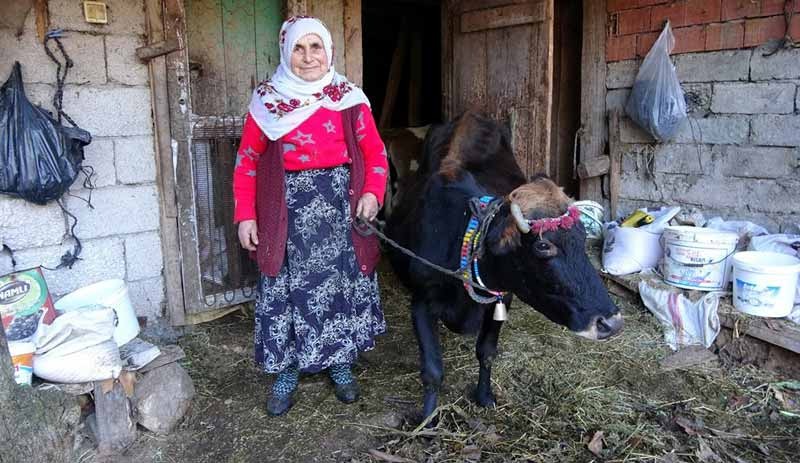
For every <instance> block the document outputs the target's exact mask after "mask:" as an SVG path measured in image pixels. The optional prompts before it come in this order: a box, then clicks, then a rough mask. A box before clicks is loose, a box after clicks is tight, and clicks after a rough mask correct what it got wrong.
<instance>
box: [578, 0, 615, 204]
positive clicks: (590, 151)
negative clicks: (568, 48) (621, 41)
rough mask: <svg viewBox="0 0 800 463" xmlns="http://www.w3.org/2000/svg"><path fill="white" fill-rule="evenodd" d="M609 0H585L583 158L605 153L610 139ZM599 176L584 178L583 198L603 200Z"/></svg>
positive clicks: (582, 186) (581, 139)
mask: <svg viewBox="0 0 800 463" xmlns="http://www.w3.org/2000/svg"><path fill="white" fill-rule="evenodd" d="M607 14H608V13H607V11H606V0H583V49H582V53H581V73H582V74H583V78H582V79H581V135H580V157H581V162H583V161H585V160H589V159H591V158H595V157H599V156H602V155H603V149H604V146H605V143H606V134H607V129H606V58H605V56H606V17H607ZM601 182H602V181H601V179H599V178H588V179H585V180H582V181H581V184H580V198H581V199H589V200H592V201H597V202H601V201H602V199H603V191H602V183H601Z"/></svg>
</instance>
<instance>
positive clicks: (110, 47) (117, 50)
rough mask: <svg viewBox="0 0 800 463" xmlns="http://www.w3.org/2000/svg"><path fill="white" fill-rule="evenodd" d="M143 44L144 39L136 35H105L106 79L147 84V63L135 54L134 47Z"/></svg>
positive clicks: (126, 83) (122, 82) (131, 83)
mask: <svg viewBox="0 0 800 463" xmlns="http://www.w3.org/2000/svg"><path fill="white" fill-rule="evenodd" d="M144 45H145V41H144V39H143V38H142V37H141V36H137V35H110V36H108V37H106V54H107V60H108V80H109V81H111V82H115V83H120V84H125V85H147V82H148V78H149V75H148V71H147V63H144V62H142V61H140V60H139V58H138V57H137V56H136V49H137V48H139V47H141V46H144Z"/></svg>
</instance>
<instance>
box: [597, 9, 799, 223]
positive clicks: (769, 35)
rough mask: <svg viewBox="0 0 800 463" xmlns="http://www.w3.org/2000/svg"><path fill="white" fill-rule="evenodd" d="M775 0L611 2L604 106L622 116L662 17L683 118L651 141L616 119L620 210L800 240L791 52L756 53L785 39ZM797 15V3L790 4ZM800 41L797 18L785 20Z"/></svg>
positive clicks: (794, 56)
mask: <svg viewBox="0 0 800 463" xmlns="http://www.w3.org/2000/svg"><path fill="white" fill-rule="evenodd" d="M783 7H784V2H783V1H778V0H760V1H759V0H703V1H695V0H685V1H657V0H631V1H622V0H609V1H608V13H609V19H610V28H609V43H608V50H607V51H608V53H607V60H608V61H609V63H608V76H607V81H606V86H607V89H608V92H607V94H606V105H607V108H608V109H609V110H614V109H621V108H623V106H624V104H625V101H626V100H627V97H628V94H629V92H630V88H631V87H632V85H633V82H634V79H635V77H636V73H637V71H638V67H639V64H640V63H641V58H642V57H643V56H644V55H645V54H646V53H647V51H648V50H649V48H650V46H651V45H652V43H653V41H654V40H655V38H656V37H657V35H658V32H657V31H658V30H659V29H660V28H661V27H663V22H664V19H665V18H669V19H670V23H671V24H672V26H673V32H674V34H675V39H676V47H675V50H674V52H673V56H672V60H673V63H674V64H675V68H676V71H677V74H678V79H679V80H680V81H681V85H682V87H683V90H684V94H685V97H686V102H687V108H688V110H689V120H688V122H687V123H685V124H684V125H683V127H682V128H681V129H680V131H679V132H678V134H677V135H676V137H675V138H674V140H672V141H671V142H670V143H656V142H655V141H654V140H653V139H652V138H651V137H650V136H649V135H648V134H646V133H645V132H644V131H642V130H640V129H639V128H638V127H637V126H636V125H635V124H634V123H633V122H632V121H630V120H629V119H627V118H623V120H622V122H621V141H622V146H623V166H622V182H621V193H620V200H621V202H620V204H621V206H622V208H623V212H625V211H630V210H632V209H634V208H636V207H642V206H651V205H665V204H675V205H680V206H682V207H683V208H684V209H693V210H698V211H700V212H702V213H703V214H704V215H705V216H706V217H707V218H709V217H711V216H713V215H721V216H723V217H725V218H728V219H746V220H752V221H755V222H757V223H759V224H762V225H764V226H766V227H767V228H768V229H769V230H770V231H772V232H778V231H782V232H794V233H798V232H800V228H798V227H800V148H798V146H800V89H799V87H800V48H794V49H786V50H781V51H778V52H777V53H776V54H774V55H772V56H769V57H766V56H763V55H764V54H765V53H766V52H767V51H771V50H772V49H773V48H774V47H773V44H774V41H773V42H769V41H770V40H771V39H779V38H782V37H783V36H784V32H785V20H784V15H783V13H782V12H783ZM792 7H793V8H794V10H796V11H798V12H800V0H795V2H794V4H793V5H792ZM791 33H792V36H793V37H794V39H795V40H799V41H800V14H796V15H795V16H794V18H793V21H792V30H791Z"/></svg>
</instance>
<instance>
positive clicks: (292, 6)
mask: <svg viewBox="0 0 800 463" xmlns="http://www.w3.org/2000/svg"><path fill="white" fill-rule="evenodd" d="M312 1H313V0H312ZM285 4H286V15H285V16H286V17H287V18H288V17H291V16H298V15H303V14H306V13H308V2H307V0H286V2H285Z"/></svg>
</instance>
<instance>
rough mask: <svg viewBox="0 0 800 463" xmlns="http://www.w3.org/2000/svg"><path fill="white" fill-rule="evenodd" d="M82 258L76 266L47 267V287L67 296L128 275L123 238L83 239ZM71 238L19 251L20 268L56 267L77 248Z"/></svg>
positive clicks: (56, 295)
mask: <svg viewBox="0 0 800 463" xmlns="http://www.w3.org/2000/svg"><path fill="white" fill-rule="evenodd" d="M81 244H82V245H83V249H82V250H81V254H80V256H79V257H80V259H79V260H78V261H76V262H75V264H74V265H73V266H72V268H71V269H70V268H66V267H64V268H61V269H58V270H46V269H45V270H43V272H44V277H45V280H46V281H47V287H48V288H49V289H50V292H51V293H53V295H54V296H55V297H56V299H57V298H58V297H60V296H63V295H65V294H66V293H68V292H70V291H74V290H76V289H78V288H80V287H82V286H86V285H89V284H92V283H96V282H98V281H102V280H106V279H111V278H125V260H124V255H123V246H122V240H120V239H119V238H102V239H97V240H89V239H82V240H81ZM73 247H74V245H73V243H72V242H71V241H70V242H68V243H65V244H63V245H61V246H47V247H42V248H35V249H29V250H25V251H21V252H18V253H16V254H15V256H14V257H15V258H16V259H17V268H19V269H23V268H30V267H37V266H40V265H41V266H45V267H49V268H53V269H55V268H56V267H57V266H58V264H59V263H60V261H61V256H62V255H64V253H66V252H68V251H69V252H72V251H73Z"/></svg>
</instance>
